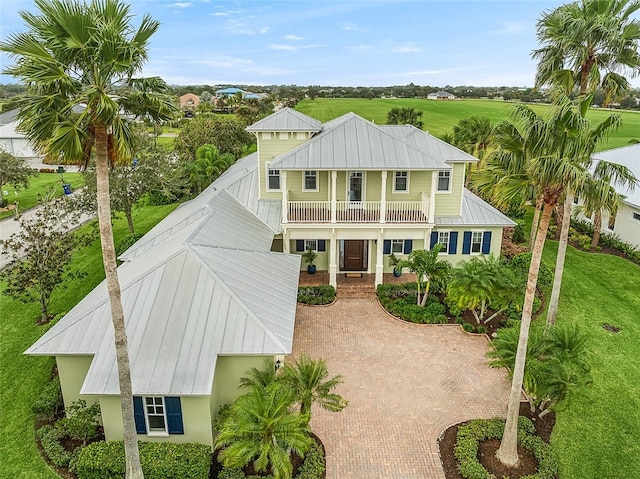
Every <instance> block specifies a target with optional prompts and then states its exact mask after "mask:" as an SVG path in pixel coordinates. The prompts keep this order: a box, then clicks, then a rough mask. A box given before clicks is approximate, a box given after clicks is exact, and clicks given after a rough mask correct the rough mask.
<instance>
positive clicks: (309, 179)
mask: <svg viewBox="0 0 640 479" xmlns="http://www.w3.org/2000/svg"><path fill="white" fill-rule="evenodd" d="M302 189H303V191H318V172H317V171H305V172H304V184H303V185H302Z"/></svg>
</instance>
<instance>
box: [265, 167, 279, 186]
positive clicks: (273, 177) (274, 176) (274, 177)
mask: <svg viewBox="0 0 640 479" xmlns="http://www.w3.org/2000/svg"><path fill="white" fill-rule="evenodd" d="M278 190H280V170H272V169H271V168H269V165H267V191H278Z"/></svg>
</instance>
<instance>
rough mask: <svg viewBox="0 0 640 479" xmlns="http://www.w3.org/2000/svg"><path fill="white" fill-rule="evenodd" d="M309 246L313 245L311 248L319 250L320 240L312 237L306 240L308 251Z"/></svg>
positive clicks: (306, 249) (305, 248)
mask: <svg viewBox="0 0 640 479" xmlns="http://www.w3.org/2000/svg"><path fill="white" fill-rule="evenodd" d="M309 247H311V249H312V250H313V251H316V252H317V251H318V240H315V239H312V240H304V250H305V251H308V250H309Z"/></svg>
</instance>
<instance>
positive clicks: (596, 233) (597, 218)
mask: <svg viewBox="0 0 640 479" xmlns="http://www.w3.org/2000/svg"><path fill="white" fill-rule="evenodd" d="M601 231H602V211H601V210H597V211H596V212H595V213H594V215H593V236H592V237H591V251H593V250H595V249H596V248H597V247H598V244H599V243H600V232H601Z"/></svg>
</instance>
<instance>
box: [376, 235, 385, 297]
mask: <svg viewBox="0 0 640 479" xmlns="http://www.w3.org/2000/svg"><path fill="white" fill-rule="evenodd" d="M383 245H384V240H383V239H382V229H379V230H378V239H377V240H376V246H377V248H376V278H375V283H376V286H378V285H379V284H382V283H383V282H384V281H383V278H384V257H383V253H382V252H383V248H382V247H383Z"/></svg>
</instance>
